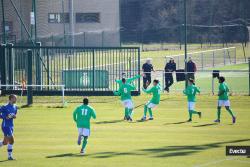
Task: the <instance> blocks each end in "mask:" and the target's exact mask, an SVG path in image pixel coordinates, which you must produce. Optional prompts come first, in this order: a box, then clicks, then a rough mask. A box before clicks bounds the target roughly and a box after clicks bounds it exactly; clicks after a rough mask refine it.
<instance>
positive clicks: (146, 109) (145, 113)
mask: <svg viewBox="0 0 250 167" xmlns="http://www.w3.org/2000/svg"><path fill="white" fill-rule="evenodd" d="M147 112H148V107H147V105H145V106H144V117H146V116H147Z"/></svg>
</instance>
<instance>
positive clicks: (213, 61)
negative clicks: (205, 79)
mask: <svg viewBox="0 0 250 167" xmlns="http://www.w3.org/2000/svg"><path fill="white" fill-rule="evenodd" d="M214 65H215V64H214V51H213V67H214Z"/></svg>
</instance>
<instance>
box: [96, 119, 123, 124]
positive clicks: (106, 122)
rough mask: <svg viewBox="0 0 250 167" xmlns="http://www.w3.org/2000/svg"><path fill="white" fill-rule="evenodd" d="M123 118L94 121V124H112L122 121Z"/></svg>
mask: <svg viewBox="0 0 250 167" xmlns="http://www.w3.org/2000/svg"><path fill="white" fill-rule="evenodd" d="M123 121H124V120H121V119H120V120H111V121H100V122H95V124H114V123H119V122H123Z"/></svg>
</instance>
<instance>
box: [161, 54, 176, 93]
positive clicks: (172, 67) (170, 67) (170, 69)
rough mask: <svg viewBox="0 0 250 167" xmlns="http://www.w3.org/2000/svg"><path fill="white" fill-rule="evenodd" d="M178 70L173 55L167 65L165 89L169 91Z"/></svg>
mask: <svg viewBox="0 0 250 167" xmlns="http://www.w3.org/2000/svg"><path fill="white" fill-rule="evenodd" d="M174 71H176V63H175V62H174V59H173V58H172V57H171V58H170V60H169V62H168V63H167V64H166V66H165V89H164V90H165V91H167V92H169V87H170V86H171V85H172V84H173V83H174V79H173V72H174Z"/></svg>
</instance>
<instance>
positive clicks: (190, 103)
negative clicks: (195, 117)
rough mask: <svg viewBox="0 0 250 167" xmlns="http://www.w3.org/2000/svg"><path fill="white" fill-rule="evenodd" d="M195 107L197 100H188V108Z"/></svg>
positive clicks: (192, 108)
mask: <svg viewBox="0 0 250 167" xmlns="http://www.w3.org/2000/svg"><path fill="white" fill-rule="evenodd" d="M194 108H195V102H190V101H189V102H188V110H194Z"/></svg>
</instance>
